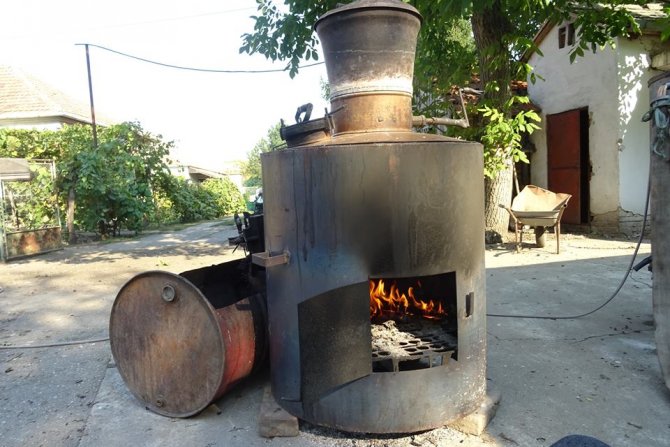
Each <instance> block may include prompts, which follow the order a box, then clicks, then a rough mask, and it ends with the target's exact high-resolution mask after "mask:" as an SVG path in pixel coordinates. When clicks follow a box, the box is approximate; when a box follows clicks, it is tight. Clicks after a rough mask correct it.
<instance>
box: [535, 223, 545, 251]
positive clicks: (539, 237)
mask: <svg viewBox="0 0 670 447" xmlns="http://www.w3.org/2000/svg"><path fill="white" fill-rule="evenodd" d="M545 230H546V228H544V227H535V243H536V244H537V246H538V247H540V248H542V247H544V246H545V245H546V244H547V235H546V233H545Z"/></svg>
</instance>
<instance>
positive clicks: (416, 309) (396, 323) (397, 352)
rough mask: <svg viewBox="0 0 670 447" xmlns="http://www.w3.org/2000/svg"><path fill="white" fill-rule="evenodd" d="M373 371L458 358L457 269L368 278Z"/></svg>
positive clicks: (431, 365) (440, 363)
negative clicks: (443, 271) (396, 276)
mask: <svg viewBox="0 0 670 447" xmlns="http://www.w3.org/2000/svg"><path fill="white" fill-rule="evenodd" d="M369 290H370V322H371V326H372V328H371V329H372V331H371V332H372V371H373V372H378V373H381V372H398V371H411V370H416V369H424V368H434V367H438V366H445V365H447V363H448V362H449V361H450V360H458V323H457V318H456V316H457V304H456V296H457V295H456V272H449V273H443V274H439V275H431V276H419V277H411V278H370V280H369Z"/></svg>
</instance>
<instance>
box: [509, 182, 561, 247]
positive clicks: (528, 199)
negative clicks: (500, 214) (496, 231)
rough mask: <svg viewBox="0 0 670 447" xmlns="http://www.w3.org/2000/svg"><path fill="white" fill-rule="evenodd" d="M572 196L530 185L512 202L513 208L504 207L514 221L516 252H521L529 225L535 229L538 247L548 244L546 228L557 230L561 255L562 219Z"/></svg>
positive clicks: (557, 240) (557, 243)
mask: <svg viewBox="0 0 670 447" xmlns="http://www.w3.org/2000/svg"><path fill="white" fill-rule="evenodd" d="M570 197H572V196H571V195H570V194H565V193H555V192H551V191H548V190H546V189H544V188H540V187H539V186H535V185H528V186H526V187H525V188H523V189H522V190H521V192H520V193H519V194H517V196H516V197H515V198H514V200H513V201H512V206H511V207H508V206H504V205H500V206H501V207H503V208H505V209H506V210H507V212H509V214H510V216H512V219H513V221H514V234H515V241H516V251H519V250H521V243H522V239H523V227H524V225H528V226H531V227H534V229H535V242H536V243H537V246H538V247H544V246H545V244H546V235H545V230H546V228H548V227H549V228H551V227H554V228H555V232H556V253H560V238H561V217H562V216H563V211H564V210H565V207H566V206H568V201H569V200H570Z"/></svg>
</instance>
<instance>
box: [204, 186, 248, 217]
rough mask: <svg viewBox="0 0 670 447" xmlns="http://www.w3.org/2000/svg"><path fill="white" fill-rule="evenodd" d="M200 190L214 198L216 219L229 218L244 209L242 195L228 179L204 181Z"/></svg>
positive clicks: (244, 204)
mask: <svg viewBox="0 0 670 447" xmlns="http://www.w3.org/2000/svg"><path fill="white" fill-rule="evenodd" d="M202 188H203V189H204V190H205V191H208V192H209V193H210V194H211V195H212V196H213V197H214V202H215V204H216V205H215V206H216V212H217V215H216V217H223V216H230V215H233V214H235V213H236V212H239V211H241V210H245V209H246V203H245V201H244V198H243V197H242V193H241V192H240V190H239V189H238V188H237V186H235V184H234V183H233V182H232V181H231V180H230V179H228V178H216V179H214V178H213V179H208V180H205V181H204V182H203V183H202Z"/></svg>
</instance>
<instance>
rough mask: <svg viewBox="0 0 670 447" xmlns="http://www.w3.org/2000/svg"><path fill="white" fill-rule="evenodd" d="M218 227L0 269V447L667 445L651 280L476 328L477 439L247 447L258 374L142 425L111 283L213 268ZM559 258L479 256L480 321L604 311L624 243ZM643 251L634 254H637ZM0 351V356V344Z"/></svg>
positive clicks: (443, 434) (566, 249) (574, 305)
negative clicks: (117, 354) (482, 284)
mask: <svg viewBox="0 0 670 447" xmlns="http://www.w3.org/2000/svg"><path fill="white" fill-rule="evenodd" d="M234 233H235V231H234V229H232V228H231V227H228V226H223V225H220V224H216V223H207V224H201V225H197V226H193V227H189V228H187V229H185V230H182V231H179V232H175V233H168V234H155V235H149V236H145V237H142V238H139V239H134V240H128V241H122V242H114V243H108V244H91V245H85V246H78V247H72V248H67V249H65V250H63V251H60V252H55V253H51V254H47V255H43V256H38V257H34V258H30V259H26V260H23V261H15V262H12V263H8V264H6V265H0V287H1V288H2V290H3V291H2V292H0V446H3V447H4V446H39V445H44V446H82V447H89V446H91V447H92V446H101V445H103V446H127V445H137V446H153V445H156V446H158V445H160V446H203V447H204V446H277V447H284V446H295V447H308V446H379V447H383V446H388V447H394V446H403V447H404V446H426V447H430V446H452V445H462V446H549V445H551V444H552V443H553V442H555V441H556V440H558V439H560V438H561V437H563V436H566V435H568V434H575V433H577V434H586V435H591V436H594V437H596V438H599V439H601V440H603V441H604V442H607V443H608V444H610V445H612V446H631V447H632V446H635V447H637V446H667V445H670V391H668V390H667V389H666V388H665V386H664V385H663V381H662V379H661V375H660V369H659V366H658V359H657V357H656V353H655V343H654V336H653V335H654V334H653V322H652V307H651V274H650V273H649V272H648V271H646V270H642V271H640V272H638V273H634V274H633V275H632V277H631V278H630V279H629V280H628V282H627V283H626V285H625V286H624V287H623V289H622V291H621V293H620V294H619V295H618V296H617V298H615V299H614V300H613V301H612V302H611V303H610V304H609V305H607V306H605V307H604V308H603V309H602V310H600V311H598V312H596V313H594V314H592V315H590V316H587V317H584V318H580V319H576V320H538V319H519V318H499V317H490V318H489V319H488V334H489V347H488V377H489V379H490V381H491V382H492V383H493V384H495V386H496V388H497V389H498V390H499V391H501V393H502V401H501V403H500V406H499V408H498V412H497V415H496V417H495V418H494V420H493V421H492V422H491V424H489V426H488V428H487V429H486V431H485V433H484V434H482V436H479V437H477V436H471V435H465V434H462V433H460V432H457V431H455V430H451V429H449V428H440V429H437V430H432V431H428V432H424V433H419V434H414V435H398V436H365V435H355V436H354V435H349V434H345V433H339V432H336V431H332V430H326V429H321V428H318V427H314V426H311V425H309V424H306V423H301V425H300V429H301V433H300V436H298V437H295V438H274V439H264V438H261V437H259V436H258V435H257V430H258V410H259V407H260V401H261V395H262V392H263V388H264V386H265V385H266V384H267V381H268V374H267V372H265V373H262V374H259V375H257V376H255V377H251V378H250V379H249V380H247V381H245V383H243V384H242V385H240V386H238V387H237V388H235V389H233V390H232V391H231V392H229V393H228V394H227V395H226V396H224V397H223V398H222V399H220V400H219V401H218V402H216V406H211V407H209V408H207V409H206V410H205V411H204V412H202V413H201V414H199V415H197V416H195V417H192V418H189V419H173V418H166V417H162V416H158V415H156V414H153V413H151V412H149V411H147V410H145V409H144V408H143V406H142V405H141V404H140V403H139V401H137V400H136V399H135V398H134V397H133V396H132V395H131V394H130V392H129V391H128V390H127V388H126V386H125V384H124V383H123V381H122V380H121V378H120V376H119V374H118V371H117V369H116V368H115V367H114V364H113V362H111V361H110V359H111V354H110V349H109V344H108V343H107V342H96V343H86V344H81V345H74V346H56V347H44V348H37V349H29V348H19V349H7V347H8V346H26V345H38V344H39V345H44V344H53V343H55V342H60V341H71V340H85V339H89V340H90V339H99V338H105V337H106V336H107V325H108V319H109V311H110V308H111V305H112V302H113V300H114V297H115V295H116V293H117V291H118V290H119V288H120V287H121V286H122V285H123V283H124V282H125V281H127V280H128V279H129V278H131V277H132V276H133V275H134V274H136V273H139V272H141V271H145V270H152V269H160V270H167V271H171V272H176V273H178V272H181V271H184V270H189V269H193V268H196V267H200V266H206V265H211V264H214V263H219V262H223V261H225V260H228V259H232V257H237V256H238V253H235V254H233V253H231V249H229V248H226V247H225V245H226V244H225V243H226V241H227V238H228V236H230V235H233V234H234ZM561 242H562V244H561V245H562V253H561V254H560V255H556V254H553V253H552V252H551V250H552V249H553V239H552V238H551V236H550V237H549V242H548V244H547V248H545V249H538V248H535V247H532V246H530V245H528V246H526V247H524V249H523V250H522V252H521V253H519V254H517V253H515V252H514V251H513V250H512V249H511V247H510V246H500V247H494V248H490V249H488V250H487V252H486V265H487V299H488V312H489V313H496V314H532V315H550V316H566V315H567V316H570V315H575V314H581V313H584V312H586V311H589V310H591V309H593V308H595V307H597V306H598V305H599V304H601V303H602V302H604V301H605V300H606V299H607V297H608V296H609V295H611V293H612V292H613V291H614V289H615V288H616V286H617V284H618V283H619V281H620V280H621V278H622V276H623V275H624V272H625V270H626V267H627V265H628V262H629V256H630V255H631V254H632V252H633V248H634V245H635V244H634V242H632V241H616V240H607V239H594V238H588V237H584V236H573V235H565V236H564V237H563V238H562V239H561ZM649 250H650V247H649V244H643V246H642V249H641V253H642V254H644V253H648V252H649ZM3 346H4V347H3Z"/></svg>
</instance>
